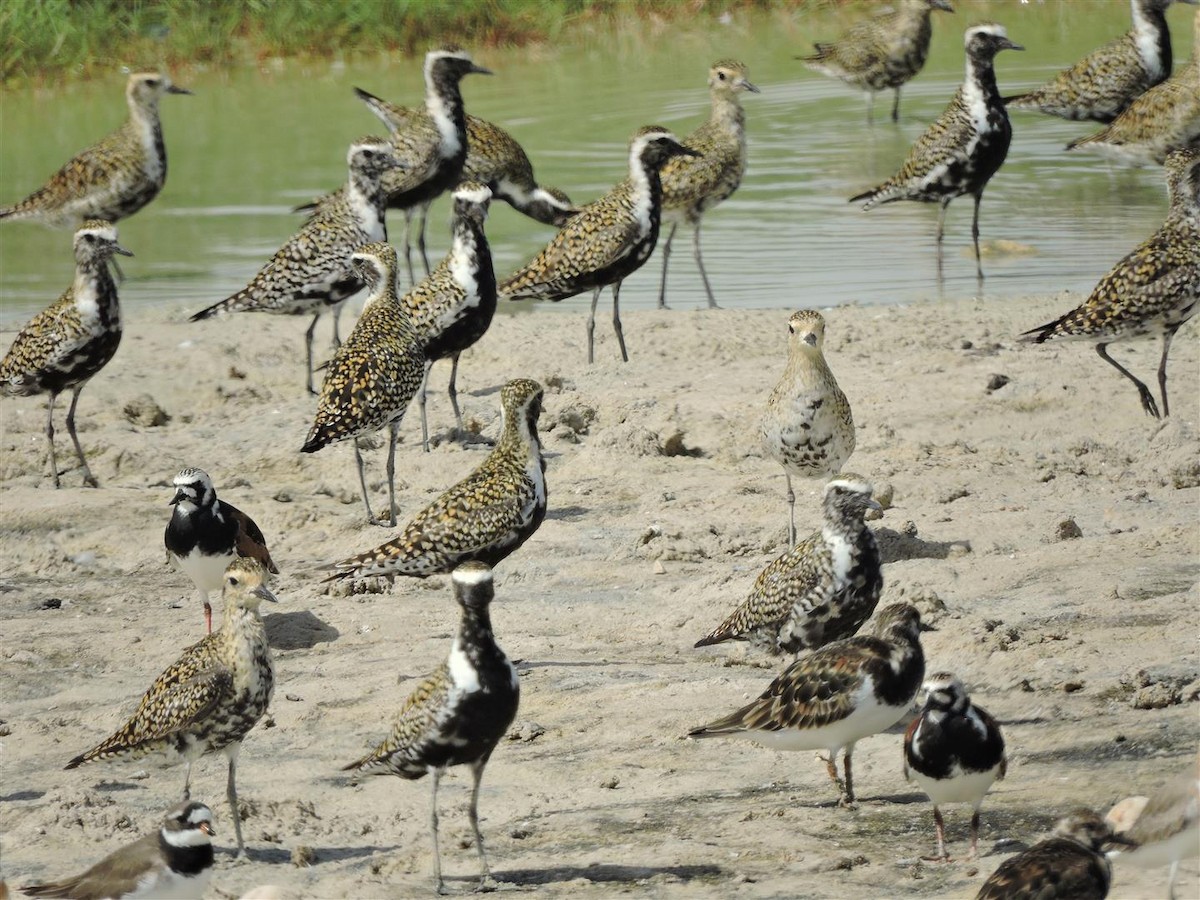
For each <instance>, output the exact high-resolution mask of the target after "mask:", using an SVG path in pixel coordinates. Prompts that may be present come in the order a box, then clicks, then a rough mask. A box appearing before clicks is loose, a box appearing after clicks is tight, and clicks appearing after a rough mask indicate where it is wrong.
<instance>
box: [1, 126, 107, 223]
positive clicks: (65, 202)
mask: <svg viewBox="0 0 1200 900" xmlns="http://www.w3.org/2000/svg"><path fill="white" fill-rule="evenodd" d="M128 143H129V138H128V136H127V135H126V132H125V128H124V127H122V128H119V129H118V130H116V131H114V132H113V133H112V134H109V135H107V136H106V137H104V138H102V139H101V140H100V141H98V142H97V143H95V144H93V145H92V146H90V147H88V148H87V149H86V150H81V151H80V152H79V153H78V154H77V155H76V156H73V157H72V158H71V159H70V160H68V161H67V162H66V163H65V164H64V165H63V167H62V168H61V169H59V170H58V171H57V172H55V173H54V174H53V175H51V176H50V178H49V180H47V182H46V183H45V185H43V186H42V187H40V188H38V189H37V190H36V191H34V192H33V193H32V194H30V195H29V196H28V197H26V198H25V199H24V200H22V201H21V202H19V203H16V204H14V205H13V206H12V207H11V209H12V210H14V211H20V210H21V209H23V208H25V207H28V206H31V205H40V204H42V203H46V204H48V205H53V206H54V207H57V208H63V207H68V206H71V205H72V203H73V201H77V200H78V199H79V198H81V197H85V196H86V197H88V198H90V199H92V200H94V199H95V198H96V196H97V195H99V194H102V193H104V192H110V191H112V189H113V188H112V185H111V184H110V182H111V181H112V179H113V172H114V167H113V158H114V157H115V156H118V155H119V151H120V150H121V149H122V148H123V147H125V146H126V145H127V144H128Z"/></svg>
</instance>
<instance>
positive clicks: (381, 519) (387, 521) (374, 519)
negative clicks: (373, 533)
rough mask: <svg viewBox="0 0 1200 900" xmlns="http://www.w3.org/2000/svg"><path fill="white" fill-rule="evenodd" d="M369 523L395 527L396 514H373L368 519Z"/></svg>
mask: <svg viewBox="0 0 1200 900" xmlns="http://www.w3.org/2000/svg"><path fill="white" fill-rule="evenodd" d="M367 524H368V525H379V526H380V527H382V528H395V527H396V516H395V514H394V513H393V514H392V515H391V516H371V517H370V518H368V519H367Z"/></svg>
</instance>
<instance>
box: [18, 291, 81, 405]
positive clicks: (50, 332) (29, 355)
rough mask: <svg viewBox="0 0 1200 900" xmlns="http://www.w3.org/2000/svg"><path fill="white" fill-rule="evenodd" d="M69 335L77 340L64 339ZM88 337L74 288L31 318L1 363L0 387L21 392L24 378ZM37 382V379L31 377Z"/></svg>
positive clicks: (75, 347)
mask: <svg viewBox="0 0 1200 900" xmlns="http://www.w3.org/2000/svg"><path fill="white" fill-rule="evenodd" d="M72 335H74V336H75V338H76V340H74V341H69V340H67V339H68V338H69V337H71V336H72ZM87 340H88V336H87V333H86V332H85V331H84V329H83V326H82V323H81V322H80V319H79V313H78V311H77V310H76V309H75V289H74V288H73V287H70V288H67V290H66V291H65V292H64V293H63V295H62V296H61V297H59V298H58V300H56V301H55V302H54V303H53V304H51V305H50V306H48V307H46V308H45V309H44V310H42V311H41V312H39V313H38V314H37V315H36V316H34V317H33V318H32V319H30V321H29V324H28V325H26V326H25V327H24V328H22V329H21V331H20V332H19V333H18V334H17V336H16V338H15V339H14V340H13V342H12V346H11V347H9V349H8V352H7V353H6V354H5V355H4V360H3V362H0V387H3V388H7V389H8V390H10V391H12V392H14V393H21V390H22V388H23V387H24V386H25V384H26V381H27V379H29V378H30V376H31V375H34V374H35V373H37V372H38V371H41V370H43V369H45V368H46V367H47V365H49V364H50V363H51V362H52V361H54V360H55V359H59V358H61V357H64V356H69V355H71V354H73V353H74V351H75V350H76V349H78V347H79V346H80V345H81V344H83V343H86V342H87ZM34 380H35V381H36V378H35V379H34Z"/></svg>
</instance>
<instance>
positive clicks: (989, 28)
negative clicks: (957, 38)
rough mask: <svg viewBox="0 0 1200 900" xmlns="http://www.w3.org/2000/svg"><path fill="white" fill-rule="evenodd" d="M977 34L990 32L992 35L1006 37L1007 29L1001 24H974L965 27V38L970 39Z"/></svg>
mask: <svg viewBox="0 0 1200 900" xmlns="http://www.w3.org/2000/svg"><path fill="white" fill-rule="evenodd" d="M977 34H990V35H992V36H993V37H1008V30H1007V29H1006V28H1005V27H1004V26H1003V25H976V26H975V27H973V28H968V29H967V35H966V40H968V41H969V40H971V38H973V37H974V36H975V35H977Z"/></svg>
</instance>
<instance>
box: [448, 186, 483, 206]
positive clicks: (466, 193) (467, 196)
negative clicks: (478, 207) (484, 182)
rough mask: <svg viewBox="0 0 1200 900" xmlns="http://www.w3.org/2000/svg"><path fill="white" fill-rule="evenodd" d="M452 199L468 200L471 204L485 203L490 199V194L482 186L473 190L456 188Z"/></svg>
mask: <svg viewBox="0 0 1200 900" xmlns="http://www.w3.org/2000/svg"><path fill="white" fill-rule="evenodd" d="M454 199H456V200H469V201H470V202H472V203H486V202H487V201H489V200H491V199H492V192H491V191H490V190H488V188H486V187H484V186H480V187H475V188H461V187H460V188H458V189H457V190H455V191H454Z"/></svg>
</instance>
